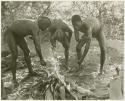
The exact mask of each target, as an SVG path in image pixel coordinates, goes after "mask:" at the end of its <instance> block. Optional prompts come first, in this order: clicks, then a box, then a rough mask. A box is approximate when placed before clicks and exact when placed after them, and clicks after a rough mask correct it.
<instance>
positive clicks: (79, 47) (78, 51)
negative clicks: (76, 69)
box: [76, 39, 86, 61]
mask: <svg viewBox="0 0 125 101" xmlns="http://www.w3.org/2000/svg"><path fill="white" fill-rule="evenodd" d="M85 43H86V40H84V39H81V40H80V41H79V43H78V44H77V46H76V52H77V57H78V61H80V59H81V56H82V53H81V49H82V47H83V46H84V44H85Z"/></svg>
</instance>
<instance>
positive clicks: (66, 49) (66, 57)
mask: <svg viewBox="0 0 125 101" xmlns="http://www.w3.org/2000/svg"><path fill="white" fill-rule="evenodd" d="M64 41H65V42H64V43H63V47H64V48H65V65H66V68H67V69H68V60H69V41H68V38H65V40H64Z"/></svg>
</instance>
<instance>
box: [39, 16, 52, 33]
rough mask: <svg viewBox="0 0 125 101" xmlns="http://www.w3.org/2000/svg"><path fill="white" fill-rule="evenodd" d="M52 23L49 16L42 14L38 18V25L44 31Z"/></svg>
mask: <svg viewBox="0 0 125 101" xmlns="http://www.w3.org/2000/svg"><path fill="white" fill-rule="evenodd" d="M50 25H51V21H50V19H49V18H48V17H44V16H42V17H41V16H40V17H39V18H38V26H39V28H40V29H41V30H42V31H44V30H46V29H47V28H48V27H49V26H50Z"/></svg>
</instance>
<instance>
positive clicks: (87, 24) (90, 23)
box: [80, 18, 102, 37]
mask: <svg viewBox="0 0 125 101" xmlns="http://www.w3.org/2000/svg"><path fill="white" fill-rule="evenodd" d="M89 28H91V29H92V36H93V37H96V36H97V35H98V34H99V33H100V30H101V28H102V25H101V23H100V21H99V20H98V19H97V18H86V19H84V21H83V24H82V26H81V28H80V31H81V32H83V33H85V34H87V33H86V31H87V30H88V29H89Z"/></svg>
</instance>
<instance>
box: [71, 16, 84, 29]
mask: <svg viewBox="0 0 125 101" xmlns="http://www.w3.org/2000/svg"><path fill="white" fill-rule="evenodd" d="M72 25H73V26H74V28H76V29H78V30H79V28H80V27H81V25H82V20H81V17H80V16H79V15H73V16H72Z"/></svg>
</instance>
